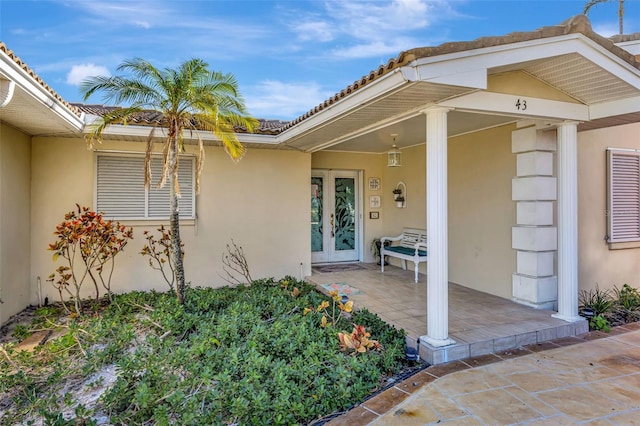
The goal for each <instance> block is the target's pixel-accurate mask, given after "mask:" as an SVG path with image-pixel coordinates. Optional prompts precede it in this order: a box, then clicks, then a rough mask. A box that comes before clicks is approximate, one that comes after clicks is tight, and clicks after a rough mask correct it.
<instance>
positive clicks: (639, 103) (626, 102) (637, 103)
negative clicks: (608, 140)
mask: <svg viewBox="0 0 640 426" xmlns="http://www.w3.org/2000/svg"><path fill="white" fill-rule="evenodd" d="M634 112H640V95H639V96H636V97H633V98H626V99H619V100H617V101H611V102H603V103H600V104H594V105H591V106H590V107H589V117H590V118H591V120H595V119H597V118H604V117H612V116H615V115H622V114H630V113H634Z"/></svg>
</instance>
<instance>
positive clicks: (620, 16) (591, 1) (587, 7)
mask: <svg viewBox="0 0 640 426" xmlns="http://www.w3.org/2000/svg"><path fill="white" fill-rule="evenodd" d="M610 1H612V0H589V1H588V2H587V3H586V4H585V5H584V11H583V12H582V13H584V14H585V15H587V14H588V13H589V10H590V9H591V8H592V7H593V6H595V5H596V4H598V3H608V2H610ZM623 19H624V0H618V24H619V27H620V34H621V35H622V34H624V29H623V25H622V21H623Z"/></svg>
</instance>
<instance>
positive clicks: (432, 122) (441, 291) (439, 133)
mask: <svg viewBox="0 0 640 426" xmlns="http://www.w3.org/2000/svg"><path fill="white" fill-rule="evenodd" d="M448 111H449V110H448V109H446V108H441V107H434V108H428V109H426V110H425V111H424V113H425V114H426V115H427V129H426V130H427V230H428V233H429V234H428V235H429V238H428V242H427V244H428V250H429V262H427V335H426V336H422V337H421V338H420V340H421V341H422V342H425V343H427V344H429V345H431V346H434V347H443V346H448V345H451V344H453V343H454V342H453V340H451V339H449V242H448V233H449V227H448V220H447V215H448V211H447V112H448Z"/></svg>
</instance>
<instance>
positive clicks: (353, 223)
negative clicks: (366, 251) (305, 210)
mask: <svg viewBox="0 0 640 426" xmlns="http://www.w3.org/2000/svg"><path fill="white" fill-rule="evenodd" d="M359 180H360V179H359V173H358V172H357V171H351V170H312V171H311V261H312V263H325V262H347V261H356V260H359V258H360V216H361V215H360V206H359V203H360V201H359V200H360V198H359V190H360V189H359V187H360V182H359Z"/></svg>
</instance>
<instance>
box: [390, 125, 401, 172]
mask: <svg viewBox="0 0 640 426" xmlns="http://www.w3.org/2000/svg"><path fill="white" fill-rule="evenodd" d="M397 137H398V135H397V134H395V133H394V134H392V135H391V138H392V139H393V147H392V148H391V150H390V151H389V152H387V166H388V167H400V166H402V151H400V150H399V149H398V148H397V147H396V138H397Z"/></svg>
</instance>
